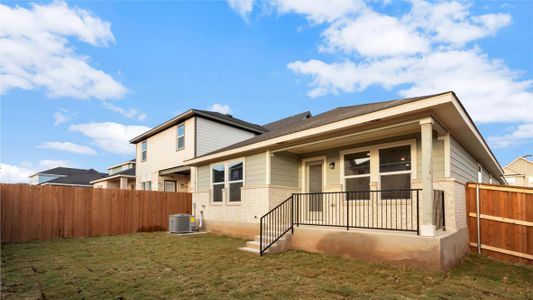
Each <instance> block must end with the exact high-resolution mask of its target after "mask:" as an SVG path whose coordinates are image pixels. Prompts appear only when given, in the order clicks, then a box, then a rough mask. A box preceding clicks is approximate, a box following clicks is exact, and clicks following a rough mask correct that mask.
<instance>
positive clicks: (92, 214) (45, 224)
mask: <svg viewBox="0 0 533 300" xmlns="http://www.w3.org/2000/svg"><path fill="white" fill-rule="evenodd" d="M191 205H192V197H191V194H190V193H167V192H155V191H154V192H152V191H135V190H120V189H92V188H78V187H59V186H35V185H27V184H0V208H1V218H2V219H1V226H2V227H1V234H2V236H1V241H2V242H4V241H26V240H46V239H53V238H74V237H90V236H103V235H118V234H126V233H134V232H140V231H162V230H167V225H168V216H169V215H171V214H175V213H191V210H192V209H191Z"/></svg>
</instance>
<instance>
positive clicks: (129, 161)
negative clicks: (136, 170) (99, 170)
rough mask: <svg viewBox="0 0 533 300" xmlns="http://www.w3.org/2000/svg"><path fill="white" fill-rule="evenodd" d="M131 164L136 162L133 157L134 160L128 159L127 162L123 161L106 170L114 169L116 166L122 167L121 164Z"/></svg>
mask: <svg viewBox="0 0 533 300" xmlns="http://www.w3.org/2000/svg"><path fill="white" fill-rule="evenodd" d="M129 164H135V159H133V160H128V161H125V162H123V163H120V164H116V165H113V166H111V167H109V168H107V169H106V170H111V169H114V168H116V167H120V166H124V165H129Z"/></svg>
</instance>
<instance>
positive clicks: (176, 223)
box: [168, 214, 194, 233]
mask: <svg viewBox="0 0 533 300" xmlns="http://www.w3.org/2000/svg"><path fill="white" fill-rule="evenodd" d="M193 230H194V217H193V216H191V215H189V214H176V215H170V216H169V217H168V232H172V233H187V232H192V231H193Z"/></svg>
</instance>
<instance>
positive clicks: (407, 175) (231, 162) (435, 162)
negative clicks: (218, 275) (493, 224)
mask: <svg viewBox="0 0 533 300" xmlns="http://www.w3.org/2000/svg"><path fill="white" fill-rule="evenodd" d="M262 128H263V132H262V133H260V134H257V135H254V136H251V137H250V138H248V139H246V140H243V141H241V142H238V143H235V144H232V145H229V146H227V147H224V148H221V149H218V150H216V151H213V152H210V153H206V152H201V153H197V155H195V156H197V157H196V158H194V159H190V160H187V161H185V164H187V165H190V166H192V167H193V169H195V172H194V173H195V177H194V178H193V181H192V182H193V188H192V192H193V213H194V214H196V215H200V214H202V215H203V221H204V224H205V228H206V230H210V231H215V232H222V233H225V234H233V235H238V236H242V237H248V238H253V237H255V236H257V235H259V236H260V237H261V240H259V238H258V239H257V240H256V241H252V242H249V243H248V247H249V248H261V250H264V248H265V246H270V244H272V242H273V241H275V240H276V239H278V238H283V239H282V240H284V239H285V238H287V239H288V240H290V245H289V246H287V247H291V248H297V249H304V250H308V251H316V252H326V253H336V254H340V255H349V256H354V257H360V258H370V259H373V260H383V261H401V262H406V263H409V264H417V265H424V266H430V267H433V268H438V269H448V268H449V267H451V266H452V265H454V264H456V263H458V262H459V261H460V259H461V258H462V257H463V256H464V255H465V253H467V252H468V230H467V217H466V204H465V184H466V183H467V182H476V181H479V182H486V183H488V182H489V181H490V180H491V178H492V181H493V182H494V183H502V184H503V183H505V181H504V179H503V170H502V168H501V166H500V165H499V163H498V161H497V160H496V158H495V157H494V155H493V153H492V152H491V150H490V149H489V147H488V145H487V143H486V142H485V140H484V139H483V137H482V136H481V134H480V132H479V131H478V129H477V128H476V126H475V124H474V122H473V121H472V119H471V118H470V117H469V115H468V113H467V112H466V110H465V108H464V107H463V105H462V104H461V103H460V101H459V99H458V98H457V96H456V95H455V94H454V93H453V92H446V93H442V94H436V95H429V96H423V97H416V98H409V99H401V100H393V101H386V102H379V103H370V104H362V105H354V106H346V107H339V108H336V109H333V110H331V111H327V112H324V113H321V114H319V115H316V116H311V115H310V113H308V112H306V113H302V114H300V115H297V116H294V117H289V118H286V119H283V120H280V121H277V122H273V123H270V124H267V125H265V126H263V127H262ZM173 132H175V129H173ZM370 191H372V192H370ZM443 199H444V200H443ZM442 204H444V207H442V206H443V205H442ZM443 212H444V213H443ZM267 213H268V215H267ZM262 217H263V218H262ZM260 220H261V221H260ZM444 223H445V224H444ZM293 224H299V226H298V227H296V226H292V225H293ZM305 224H306V225H305ZM311 225H324V226H311ZM350 228H352V229H353V228H366V229H365V230H347V229H350ZM291 231H293V234H290V233H291ZM285 232H288V233H285ZM284 233H285V235H289V236H287V237H285V236H284ZM289 237H290V239H289ZM272 247H273V246H272ZM249 250H250V249H249ZM256 251H257V250H256Z"/></svg>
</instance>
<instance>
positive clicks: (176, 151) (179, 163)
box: [130, 109, 265, 192]
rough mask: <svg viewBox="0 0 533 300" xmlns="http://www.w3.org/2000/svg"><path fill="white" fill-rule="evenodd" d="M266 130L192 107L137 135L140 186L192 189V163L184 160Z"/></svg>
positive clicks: (157, 188) (187, 190) (137, 165)
mask: <svg viewBox="0 0 533 300" xmlns="http://www.w3.org/2000/svg"><path fill="white" fill-rule="evenodd" d="M263 132H265V129H264V128H263V127H261V126H258V125H255V124H251V123H248V122H245V121H242V120H240V119H237V118H233V117H232V116H231V115H227V114H221V113H217V112H210V111H203V110H196V109H191V110H189V111H187V112H185V113H183V114H181V115H179V116H177V117H175V118H172V119H170V120H168V121H166V122H165V123H163V124H161V125H159V126H156V127H155V128H153V129H151V130H149V131H147V132H145V133H143V134H141V135H139V136H137V137H135V138H133V139H132V140H131V141H130V142H131V143H133V144H135V145H136V151H137V157H136V162H137V164H136V181H137V183H136V188H137V189H139V190H155V191H168V192H176V191H177V192H189V191H190V190H191V171H193V172H194V170H191V167H190V166H187V165H185V164H184V163H183V162H184V161H185V160H188V159H193V158H195V157H197V156H200V155H204V154H206V153H208V152H212V151H214V150H217V149H219V148H223V147H226V146H228V145H231V144H235V143H237V142H240V141H243V140H246V139H249V138H251V137H254V136H256V135H258V134H262V133H263Z"/></svg>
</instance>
